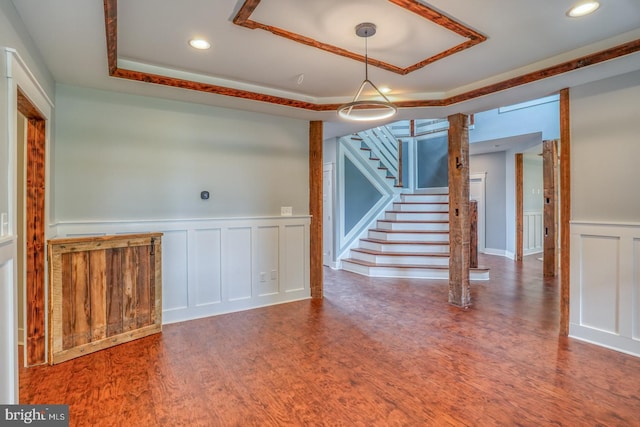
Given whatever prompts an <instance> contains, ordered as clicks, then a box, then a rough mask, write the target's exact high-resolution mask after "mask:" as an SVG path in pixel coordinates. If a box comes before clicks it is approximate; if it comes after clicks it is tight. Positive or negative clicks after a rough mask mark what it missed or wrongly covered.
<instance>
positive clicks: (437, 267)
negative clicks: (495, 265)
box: [342, 258, 489, 272]
mask: <svg viewBox="0 0 640 427" xmlns="http://www.w3.org/2000/svg"><path fill="white" fill-rule="evenodd" d="M342 261H343V262H345V261H346V262H350V263H352V264H359V265H363V266H365V267H380V268H407V269H409V268H412V269H433V270H448V269H449V266H448V265H420V264H376V263H374V262H369V261H363V260H359V259H354V258H345V259H343V260H342ZM469 271H473V272H485V271H489V268H487V267H476V268H470V269H469Z"/></svg>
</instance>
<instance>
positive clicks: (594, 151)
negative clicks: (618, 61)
mask: <svg viewBox="0 0 640 427" xmlns="http://www.w3.org/2000/svg"><path fill="white" fill-rule="evenodd" d="M570 94H571V193H572V194H571V204H572V207H571V208H572V219H573V220H581V221H605V222H607V221H612V222H633V223H639V222H640V196H638V194H639V193H638V184H640V178H638V159H640V108H639V106H640V71H636V72H633V73H629V74H626V75H624V76H619V77H615V78H610V79H606V80H601V81H598V82H595V83H591V84H588V85H584V86H578V87H575V88H572V89H571V91H570Z"/></svg>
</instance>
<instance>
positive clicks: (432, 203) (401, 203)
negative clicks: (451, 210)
mask: <svg viewBox="0 0 640 427" xmlns="http://www.w3.org/2000/svg"><path fill="white" fill-rule="evenodd" d="M393 204H394V205H448V204H449V202H393Z"/></svg>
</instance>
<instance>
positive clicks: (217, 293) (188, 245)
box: [55, 216, 311, 323]
mask: <svg viewBox="0 0 640 427" xmlns="http://www.w3.org/2000/svg"><path fill="white" fill-rule="evenodd" d="M309 224H310V218H309V217H308V216H294V217H264V218H262V217H260V218H228V219H210V220H209V219H197V220H166V221H113V222H102V221H96V222H61V223H58V224H56V225H55V231H56V234H57V235H56V237H71V236H90V235H106V234H125V233H145V232H162V233H164V235H163V238H162V275H163V280H162V285H163V286H162V293H163V314H162V316H163V317H162V320H163V323H174V322H181V321H185V320H190V319H197V318H200V317H206V316H212V315H216V314H223V313H229V312H233V311H240V310H247V309H251V308H257V307H262V306H266V305H272V304H279V303H284V302H289V301H296V300H300V299H307V298H310V296H311V291H310V287H309V265H310V264H309Z"/></svg>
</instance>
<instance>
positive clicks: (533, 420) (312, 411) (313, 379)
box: [20, 256, 640, 427]
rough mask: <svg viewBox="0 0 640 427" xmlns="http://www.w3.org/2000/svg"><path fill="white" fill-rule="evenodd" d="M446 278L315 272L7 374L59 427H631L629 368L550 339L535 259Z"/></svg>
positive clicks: (546, 296)
mask: <svg viewBox="0 0 640 427" xmlns="http://www.w3.org/2000/svg"><path fill="white" fill-rule="evenodd" d="M480 263H481V264H482V265H487V266H489V267H490V268H491V280H490V281H488V282H474V283H473V285H472V298H473V306H472V307H471V308H470V309H468V310H466V311H465V310H461V309H458V308H455V307H453V306H450V305H448V304H447V282H446V281H435V280H418V279H369V278H366V277H362V276H358V275H355V274H352V273H347V272H340V271H337V272H336V271H332V270H329V269H326V270H325V286H324V289H325V299H324V300H323V301H311V300H308V301H301V302H295V303H289V304H284V305H279V306H274V307H267V308H262V309H256V310H251V311H246V312H241V313H233V314H228V315H223V316H217V317H211V318H206V319H201V320H196V321H191V322H185V323H180V324H173V325H165V326H164V330H163V333H162V334H161V335H156V336H152V337H147V338H143V339H140V340H138V341H134V342H131V343H127V344H123V345H120V346H117V347H114V348H112V349H108V350H105V351H101V352H98V353H95V354H91V355H88V356H84V357H81V358H78V359H75V360H72V361H68V362H64V363H61V364H59V365H56V366H53V367H49V366H42V367H36V368H31V369H23V370H21V372H20V400H21V402H22V403H48V404H53V403H65V404H69V405H70V417H71V425H73V426H450V425H451V426H493V425H499V426H549V425H554V426H559V425H562V426H572V427H573V426H640V358H635V357H632V356H628V355H625V354H621V353H618V352H615V351H611V350H607V349H604V348H600V347H597V346H594V345H590V344H587V343H583V342H579V341H575V340H572V339H568V338H562V337H558V325H559V318H558V285H557V282H556V281H555V280H553V279H552V280H543V279H542V270H541V269H542V263H541V262H539V261H537V260H536V259H535V257H534V258H529V259H527V260H525V261H524V262H523V263H522V264H517V263H514V262H513V261H510V260H507V259H504V258H500V257H491V256H484V257H481V259H480Z"/></svg>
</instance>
